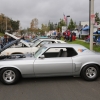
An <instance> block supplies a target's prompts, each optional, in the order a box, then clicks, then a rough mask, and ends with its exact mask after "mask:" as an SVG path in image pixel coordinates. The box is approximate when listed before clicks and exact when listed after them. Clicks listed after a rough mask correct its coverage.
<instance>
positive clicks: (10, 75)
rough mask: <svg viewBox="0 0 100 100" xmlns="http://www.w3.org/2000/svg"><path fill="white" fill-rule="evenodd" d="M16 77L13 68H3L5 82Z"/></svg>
mask: <svg viewBox="0 0 100 100" xmlns="http://www.w3.org/2000/svg"><path fill="white" fill-rule="evenodd" d="M15 78H16V74H15V72H14V71H13V70H5V72H4V73H3V80H4V81H5V82H6V83H12V82H13V81H14V80H15Z"/></svg>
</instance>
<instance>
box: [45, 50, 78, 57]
mask: <svg viewBox="0 0 100 100" xmlns="http://www.w3.org/2000/svg"><path fill="white" fill-rule="evenodd" d="M76 55H77V52H76V51H75V50H74V49H73V48H49V49H48V50H47V51H46V52H45V53H44V56H45V58H52V57H73V56H76Z"/></svg>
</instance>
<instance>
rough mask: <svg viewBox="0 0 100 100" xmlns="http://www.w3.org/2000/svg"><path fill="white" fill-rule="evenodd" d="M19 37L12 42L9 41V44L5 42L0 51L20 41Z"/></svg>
mask: <svg viewBox="0 0 100 100" xmlns="http://www.w3.org/2000/svg"><path fill="white" fill-rule="evenodd" d="M20 40H21V39H17V40H14V41H12V42H10V43H9V44H6V45H5V46H4V47H3V48H2V49H0V53H1V52H3V51H4V50H5V49H7V48H9V47H11V46H12V45H14V44H16V43H18V42H20Z"/></svg>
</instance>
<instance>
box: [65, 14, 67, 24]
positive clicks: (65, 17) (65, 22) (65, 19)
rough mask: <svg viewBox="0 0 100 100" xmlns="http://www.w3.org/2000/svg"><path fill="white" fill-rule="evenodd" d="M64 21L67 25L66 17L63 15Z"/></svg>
mask: <svg viewBox="0 0 100 100" xmlns="http://www.w3.org/2000/svg"><path fill="white" fill-rule="evenodd" d="M64 21H65V23H67V17H66V16H65V14H64Z"/></svg>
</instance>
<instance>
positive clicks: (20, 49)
mask: <svg viewBox="0 0 100 100" xmlns="http://www.w3.org/2000/svg"><path fill="white" fill-rule="evenodd" d="M6 34H7V35H9V36H11V37H13V38H14V39H19V38H18V37H16V36H14V35H12V34H9V33H6ZM52 43H66V42H64V41H62V40H56V39H39V40H38V41H36V42H35V43H34V44H33V45H32V46H30V45H29V44H28V42H26V41H24V40H21V41H20V42H19V43H18V44H17V45H13V46H11V47H10V48H8V49H6V50H4V51H3V52H2V53H1V55H11V54H29V53H32V54H33V53H34V52H36V51H37V50H38V49H39V48H40V47H41V46H42V45H44V44H52Z"/></svg>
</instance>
